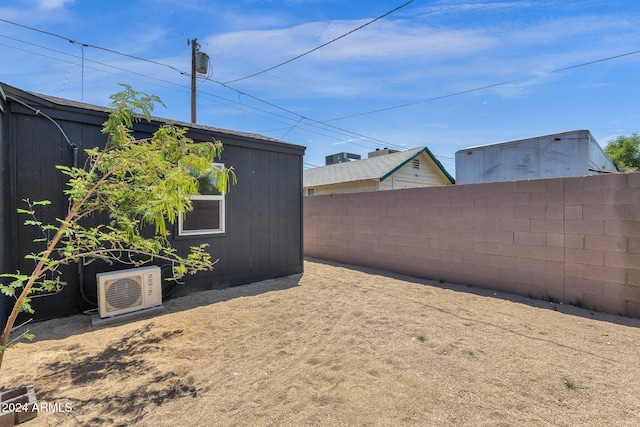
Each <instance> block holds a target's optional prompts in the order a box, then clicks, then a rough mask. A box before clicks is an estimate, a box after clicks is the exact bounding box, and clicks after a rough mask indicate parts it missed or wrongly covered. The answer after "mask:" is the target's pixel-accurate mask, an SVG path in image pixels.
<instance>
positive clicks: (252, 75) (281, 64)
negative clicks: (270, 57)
mask: <svg viewBox="0 0 640 427" xmlns="http://www.w3.org/2000/svg"><path fill="white" fill-rule="evenodd" d="M413 2H414V0H409V1H408V2H406V3H404V4H402V5H400V6H398V7H396V8H395V9H393V10H390V11H389V12H387V13H385V14H384V15H381V16H378V17H377V18H375V19H372V20H371V21H369V22H367V23H365V24H363V25H360V26H359V27H357V28H354V29H353V30H351V31H348V32H346V33H344V34H342V35H341V36H338V37H336V38H335V39H333V40H329V41H328V42H326V43H323V44H321V45H320V46H318V47H315V48H313V49H311V50H308V51H306V52H305V53H302V54H300V55H298V56H295V57H293V58H291V59H288V60H286V61H284V62H281V63H280V64H278V65H274V66H273V67H269V68H267V69H266V70H262V71H259V72H257V73H253V74H251V75H248V76H245V77H241V78H239V79H234V80H229V81H227V82H225V83H227V84H228V83H236V82H239V81H241V80H246V79H249V78H251V77H255V76H259V75H260V74H264V73H267V72H269V71H272V70H275V69H276V68H278V67H282V66H283V65H286V64H289V63H290V62H293V61H295V60H297V59H300V58H302V57H303V56H306V55H309V54H310V53H313V52H315V51H316V50H319V49H322V48H323V47H325V46H328V45H330V44H331V43H334V42H336V41H338V40H340V39H342V38H345V37H347V36H348V35H350V34H353V33H355V32H356V31H358V30H361V29H363V28H364V27H366V26H367V25H371V24H373V23H374V22H376V21H379V20H380V19H382V18H384V17H386V16H389V15H391V14H392V13H394V12H396V11H398V10H400V9H402V8H403V7H405V6H407V5H409V4H411V3H413Z"/></svg>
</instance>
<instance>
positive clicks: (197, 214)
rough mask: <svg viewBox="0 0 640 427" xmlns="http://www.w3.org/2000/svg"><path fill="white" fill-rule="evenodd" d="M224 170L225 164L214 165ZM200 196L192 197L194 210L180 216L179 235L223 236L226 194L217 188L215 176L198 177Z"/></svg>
mask: <svg viewBox="0 0 640 427" xmlns="http://www.w3.org/2000/svg"><path fill="white" fill-rule="evenodd" d="M213 165H214V167H216V168H218V169H224V164H222V163H214V164H213ZM198 183H199V186H198V192H199V193H200V194H198V195H197V196H191V205H192V207H193V210H191V211H189V212H187V213H184V214H183V213H179V214H178V235H179V236H196V235H201V234H221V233H224V229H225V206H224V205H225V200H224V199H225V194H224V191H222V192H220V191H218V188H217V185H216V184H217V182H216V177H215V176H210V175H201V176H199V177H198Z"/></svg>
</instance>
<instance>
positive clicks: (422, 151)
mask: <svg viewBox="0 0 640 427" xmlns="http://www.w3.org/2000/svg"><path fill="white" fill-rule="evenodd" d="M422 153H427V154H428V155H429V157H430V158H431V160H433V161H434V162H435V164H436V166H438V168H439V169H440V171H441V172H442V173H443V174H444V176H445V177H446V178H447V179H448V180H449V181H450V182H451V183H452V184H455V183H456V181H455V179H453V177H452V176H451V175H449V172H447V170H446V169H445V168H444V166H442V163H440V162H439V161H438V159H436V157H435V156H434V155H433V153H431V151H430V150H429V148H428V147H424V148H423V149H422V150H420V151H418V152H417V153H416V154H414V155H413V156H411V157H409V158H408V159H407V160H405V161H404V162H402V163H400V164H399V165H398V166H396V167H395V168H393V169H392V170H391V171H390V172H387V173H386V174H384V175H383V176H382V177H380V182H382V181H384V180H385V179H387V178H389V177H390V176H391V175H393V174H394V173H396V172H397V171H398V170H399V169H400V168H401V167H403V166H404V165H406V164H407V163H409V162H410V161H411V160H413V159H415V158H416V157H418V156H419V155H420V154H422Z"/></svg>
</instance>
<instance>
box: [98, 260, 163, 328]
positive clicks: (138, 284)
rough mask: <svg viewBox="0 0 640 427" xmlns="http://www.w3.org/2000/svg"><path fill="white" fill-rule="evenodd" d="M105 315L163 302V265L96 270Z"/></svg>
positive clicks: (100, 314) (108, 315)
mask: <svg viewBox="0 0 640 427" xmlns="http://www.w3.org/2000/svg"><path fill="white" fill-rule="evenodd" d="M96 281H97V283H98V315H99V316H100V317H101V318H103V319H104V318H106V317H113V316H117V315H119V314H125V313H130V312H132V311H137V310H142V309H145V308H151V307H155V306H158V305H161V304H162V281H161V277H160V267H157V266H150V267H139V268H131V269H127V270H119V271H111V272H107V273H98V274H96Z"/></svg>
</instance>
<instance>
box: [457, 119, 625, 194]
mask: <svg viewBox="0 0 640 427" xmlns="http://www.w3.org/2000/svg"><path fill="white" fill-rule="evenodd" d="M612 172H617V168H616V166H615V165H614V163H613V162H612V161H611V160H610V159H609V158H608V157H607V155H606V154H605V153H604V151H603V150H602V147H600V144H598V142H597V141H596V140H595V138H594V137H593V135H591V132H589V131H588V130H575V131H569V132H563V133H556V134H552V135H545V136H538V137H535V138H527V139H521V140H517V141H510V142H503V143H499V144H489V145H482V146H477V147H470V148H465V149H462V150H459V151H457V152H456V181H457V183H458V184H471V183H479V182H494V181H515V180H522V179H539V178H559V177H569V176H584V175H594V174H599V173H612Z"/></svg>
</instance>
